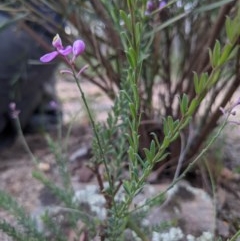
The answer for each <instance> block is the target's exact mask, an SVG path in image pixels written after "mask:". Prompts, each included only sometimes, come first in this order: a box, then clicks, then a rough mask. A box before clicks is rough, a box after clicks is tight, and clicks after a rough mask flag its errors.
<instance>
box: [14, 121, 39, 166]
mask: <svg viewBox="0 0 240 241" xmlns="http://www.w3.org/2000/svg"><path fill="white" fill-rule="evenodd" d="M15 120H16V121H15V124H16V127H17V131H18V136H19V137H20V139H21V142H22V144H23V146H24V148H25V150H26V152H27V153H28V154H29V156H30V157H31V159H32V161H33V162H34V164H35V165H38V160H37V158H36V157H35V156H34V155H33V153H32V151H31V149H30V148H29V145H28V143H27V141H26V139H25V137H24V134H23V132H22V128H21V124H20V121H19V118H18V117H17V118H15Z"/></svg>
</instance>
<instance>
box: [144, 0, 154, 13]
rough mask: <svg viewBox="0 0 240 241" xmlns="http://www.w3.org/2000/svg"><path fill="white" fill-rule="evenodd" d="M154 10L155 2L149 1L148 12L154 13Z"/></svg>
mask: <svg viewBox="0 0 240 241" xmlns="http://www.w3.org/2000/svg"><path fill="white" fill-rule="evenodd" d="M154 8H155V4H154V2H153V1H152V0H148V1H147V6H146V10H147V11H148V12H152V11H154Z"/></svg>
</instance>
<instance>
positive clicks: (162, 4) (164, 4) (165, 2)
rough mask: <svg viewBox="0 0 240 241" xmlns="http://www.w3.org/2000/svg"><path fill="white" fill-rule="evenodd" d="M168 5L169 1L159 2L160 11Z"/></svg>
mask: <svg viewBox="0 0 240 241" xmlns="http://www.w3.org/2000/svg"><path fill="white" fill-rule="evenodd" d="M166 5H167V1H166V0H165V1H164V0H162V1H160V2H159V6H158V8H159V9H162V8H164V7H165V6H166Z"/></svg>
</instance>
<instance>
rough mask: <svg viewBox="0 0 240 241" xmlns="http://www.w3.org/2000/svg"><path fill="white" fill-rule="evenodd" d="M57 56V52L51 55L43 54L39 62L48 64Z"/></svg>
mask: <svg viewBox="0 0 240 241" xmlns="http://www.w3.org/2000/svg"><path fill="white" fill-rule="evenodd" d="M57 56H58V52H57V51H53V52H51V53H48V54H45V55H43V56H42V57H41V58H40V61H41V62H43V63H48V62H50V61H52V60H53V59H55V58H56V57H57Z"/></svg>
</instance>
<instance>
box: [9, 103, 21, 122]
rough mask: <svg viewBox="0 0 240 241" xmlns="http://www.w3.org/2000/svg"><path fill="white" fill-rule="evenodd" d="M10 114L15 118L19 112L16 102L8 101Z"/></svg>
mask: <svg viewBox="0 0 240 241" xmlns="http://www.w3.org/2000/svg"><path fill="white" fill-rule="evenodd" d="M9 109H10V115H11V117H12V118H13V119H17V118H18V116H19V113H20V110H17V108H16V103H15V102H11V103H9Z"/></svg>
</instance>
